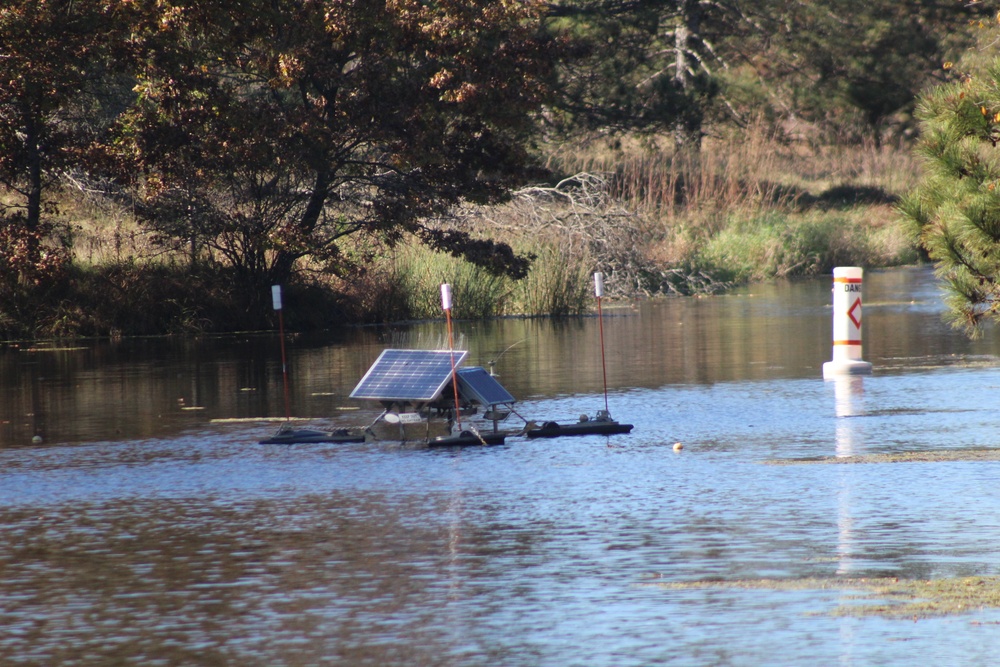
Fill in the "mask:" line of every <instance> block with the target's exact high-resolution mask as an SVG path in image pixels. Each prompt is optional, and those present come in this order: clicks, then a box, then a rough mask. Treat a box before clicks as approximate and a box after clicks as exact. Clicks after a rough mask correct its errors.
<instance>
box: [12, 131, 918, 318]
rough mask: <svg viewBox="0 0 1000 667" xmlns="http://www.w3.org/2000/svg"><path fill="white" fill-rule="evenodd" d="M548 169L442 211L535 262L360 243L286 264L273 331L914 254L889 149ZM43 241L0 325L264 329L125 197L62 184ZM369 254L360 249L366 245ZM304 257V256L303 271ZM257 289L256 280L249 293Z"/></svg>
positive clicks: (206, 268) (219, 273)
mask: <svg viewBox="0 0 1000 667" xmlns="http://www.w3.org/2000/svg"><path fill="white" fill-rule="evenodd" d="M547 160H548V166H549V168H550V169H551V170H552V172H553V173H554V174H557V175H559V174H561V175H562V176H561V177H559V176H557V177H556V179H555V180H554V181H553V182H552V183H549V184H544V185H539V186H533V187H529V188H525V189H523V190H521V191H519V192H517V193H515V196H514V197H513V199H512V201H511V202H510V203H508V204H506V205H504V206H501V207H494V208H488V209H487V208H476V207H471V208H468V209H466V210H463V211H459V212H457V218H456V220H452V221H449V224H451V225H457V226H458V227H460V228H463V229H465V230H466V231H469V232H470V233H473V234H482V235H484V236H490V237H492V238H496V239H499V240H503V241H506V242H508V243H510V244H511V245H512V246H514V247H515V249H517V250H518V251H519V252H523V253H530V254H532V255H534V256H535V257H536V259H535V261H534V263H533V266H532V269H531V271H530V273H529V275H528V277H527V278H525V279H524V280H521V281H513V280H511V279H509V278H502V277H497V276H493V275H490V274H489V273H487V272H486V271H484V270H482V269H479V268H477V267H474V266H471V265H468V264H465V263H462V262H460V261H458V260H456V259H453V258H451V257H449V256H445V255H440V254H434V253H431V252H429V251H427V250H426V249H424V248H422V247H420V246H419V245H418V244H416V243H412V242H405V241H404V243H402V244H400V245H397V246H396V247H395V248H393V249H386V248H371V247H363V245H364V244H365V243H366V241H364V240H363V239H354V240H351V241H350V243H352V244H358V247H355V248H351V249H350V251H352V252H356V253H357V254H358V256H370V255H373V254H374V255H375V256H376V257H378V259H376V260H374V261H371V262H366V263H364V264H363V266H361V267H359V270H358V271H356V272H354V273H353V274H352V275H351V276H350V277H349V278H335V277H331V276H329V275H324V274H322V273H318V272H310V271H306V272H303V274H302V276H301V279H300V280H299V281H298V282H297V283H296V284H294V285H289V286H286V289H287V290H288V292H287V294H288V302H289V303H290V304H291V303H295V302H298V303H300V304H308V305H305V306H304V307H299V308H297V309H292V308H289V313H288V316H289V318H290V321H289V326H291V327H294V328H300V329H308V328H322V327H331V326H337V325H342V324H343V323H345V322H351V323H372V322H388V321H401V320H413V319H423V318H431V317H438V316H440V303H439V291H438V286H439V285H440V283H442V282H449V283H451V284H452V286H453V289H454V293H455V308H456V310H455V315H456V317H460V318H488V317H495V316H499V315H514V314H524V315H556V316H561V315H573V314H578V313H581V312H585V311H586V310H587V309H589V308H590V307H591V305H592V302H593V300H592V298H591V292H590V290H591V286H590V280H591V279H590V274H591V273H592V272H593V271H595V270H601V271H603V272H604V273H605V275H606V287H607V290H608V294H609V296H613V297H620V298H633V297H637V296H657V295H675V294H680V295H688V294H703V293H714V292H718V291H721V290H724V289H726V288H727V287H729V286H732V285H734V284H741V283H747V282H755V281H765V280H771V279H774V278H782V277H791V276H802V275H816V274H822V273H828V272H829V271H830V270H831V269H832V268H833V267H834V266H836V265H859V266H864V267H869V268H876V267H886V266H894V265H900V264H909V263H913V262H916V261H918V260H919V256H918V253H917V251H916V250H915V247H914V244H913V242H912V239H909V238H907V236H906V235H905V234H904V233H903V231H902V228H901V227H900V226H899V224H898V223H897V219H896V212H895V208H894V207H895V202H896V200H897V198H898V197H899V196H900V195H901V194H902V193H903V192H905V191H906V190H908V189H909V188H910V187H912V186H913V184H914V183H915V181H916V179H917V176H918V172H919V169H918V165H917V163H916V161H915V159H914V158H913V157H912V156H911V155H910V153H909V152H908V151H907V150H905V149H900V148H892V147H885V146H882V147H879V146H874V145H868V146H841V147H835V148H830V147H808V146H803V145H801V144H787V143H784V142H782V141H779V140H778V139H777V138H775V137H773V136H770V135H768V134H767V133H766V132H765V131H764V130H763V129H760V128H752V129H751V130H748V131H746V132H744V133H742V134H740V135H739V136H734V137H730V138H710V139H707V140H706V141H705V144H704V147H703V150H702V152H701V153H700V154H699V155H698V157H697V159H691V158H683V157H680V156H675V155H672V154H671V153H670V152H669V151H667V150H657V149H655V147H651V146H649V145H644V146H638V145H636V146H634V147H624V148H623V147H617V148H615V149H614V150H611V149H609V148H606V147H604V146H596V145H595V146H573V147H564V148H561V149H560V150H552V151H551V152H550V153H549V157H548V158H547ZM59 210H60V214H59V219H58V221H57V230H58V234H57V237H58V238H57V239H54V242H57V243H60V244H61V245H63V246H64V247H66V248H68V249H69V251H70V254H71V256H72V258H73V261H72V263H71V264H70V266H69V267H68V270H67V271H66V272H65V274H64V275H63V276H62V277H61V278H60V280H59V281H58V282H57V283H53V284H48V285H45V286H37V285H25V284H17V283H16V281H15V282H14V283H11V282H10V280H8V284H7V286H6V288H5V289H6V291H5V292H4V293H3V296H4V298H3V305H2V309H0V335H3V336H4V337H6V338H24V337H28V338H32V337H52V336H79V335H85V336H107V335H138V334H157V333H181V332H183V333H190V332H217V331H232V330H241V329H254V328H262V327H266V326H270V325H271V324H273V323H272V322H270V319H273V313H271V312H270V302H269V295H258V294H247V293H246V290H245V289H244V287H243V285H242V284H241V282H240V280H239V279H238V277H236V276H234V275H232V274H231V272H230V271H229V270H228V269H227V268H226V267H225V266H221V265H219V264H216V263H212V262H204V263H201V264H199V265H197V266H191V265H190V263H189V262H188V260H187V258H186V257H185V256H184V255H182V254H178V253H176V252H174V251H170V250H167V249H165V248H163V247H162V246H160V245H159V244H158V243H157V239H156V238H154V237H153V236H151V235H149V234H147V233H145V232H143V231H142V230H141V228H140V227H139V226H138V225H137V224H136V222H135V221H134V220H133V219H132V218H131V216H130V215H129V213H128V211H127V210H126V209H122V208H121V207H118V206H113V205H110V204H107V203H106V202H102V201H100V200H99V199H94V198H92V197H86V196H83V195H81V194H79V193H78V192H74V191H68V192H67V193H66V194H65V196H64V197H63V201H62V202H61V204H60V207H59ZM373 251H374V252H373ZM313 268H315V267H313ZM258 291H259V290H258Z"/></svg>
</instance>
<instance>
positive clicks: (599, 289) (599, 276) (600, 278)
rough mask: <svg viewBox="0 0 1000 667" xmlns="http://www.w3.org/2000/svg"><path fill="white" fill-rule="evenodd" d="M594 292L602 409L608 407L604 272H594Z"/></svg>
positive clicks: (607, 410)
mask: <svg viewBox="0 0 1000 667" xmlns="http://www.w3.org/2000/svg"><path fill="white" fill-rule="evenodd" d="M594 293H595V294H596V295H597V323H598V327H599V328H600V330H601V373H602V374H603V376H604V411H605V412H607V413H608V414H611V411H610V410H609V409H608V365H607V363H606V362H605V360H604V313H603V312H602V310H601V297H603V296H604V274H603V273H601V272H600V271H598V272H597V273H595V274H594Z"/></svg>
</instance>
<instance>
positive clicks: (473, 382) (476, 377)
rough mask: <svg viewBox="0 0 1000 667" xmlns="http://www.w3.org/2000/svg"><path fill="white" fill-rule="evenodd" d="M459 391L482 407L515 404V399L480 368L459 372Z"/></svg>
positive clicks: (465, 369)
mask: <svg viewBox="0 0 1000 667" xmlns="http://www.w3.org/2000/svg"><path fill="white" fill-rule="evenodd" d="M458 391H459V393H461V394H462V395H463V396H465V397H466V398H469V399H472V400H474V401H476V402H478V403H479V404H481V405H500V404H503V403H514V402H515V400H514V397H513V396H511V395H510V392H509V391H507V390H506V389H504V388H503V385H501V384H500V383H499V382H497V381H496V378H494V377H493V376H492V375H490V374H489V373H487V372H486V370H485V369H482V368H479V367H478V366H476V367H472V368H463V369H461V370H460V371H458Z"/></svg>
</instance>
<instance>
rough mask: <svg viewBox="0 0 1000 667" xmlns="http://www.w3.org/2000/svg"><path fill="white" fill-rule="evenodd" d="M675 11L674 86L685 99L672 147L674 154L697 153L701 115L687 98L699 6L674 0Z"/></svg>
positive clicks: (691, 81)
mask: <svg viewBox="0 0 1000 667" xmlns="http://www.w3.org/2000/svg"><path fill="white" fill-rule="evenodd" d="M677 9H678V12H677V24H676V27H675V28H674V85H675V86H676V88H677V90H678V92H680V93H681V94H682V95H683V96H684V97H686V98H689V100H688V103H687V104H686V105H685V108H684V109H683V110H682V112H681V113H679V114H678V115H677V119H676V120H675V121H674V124H673V133H674V145H675V147H676V148H677V150H678V151H692V152H698V151H699V150H700V149H701V120H702V112H701V109H699V108H698V107H697V102H696V101H694V100H690V98H691V97H692V96H693V95H694V94H695V92H696V90H695V88H696V85H697V84H696V82H695V80H694V78H695V77H694V74H693V73H694V72H695V70H696V69H697V68H698V61H697V59H696V58H695V56H694V53H695V43H694V42H695V41H696V40H697V38H698V34H699V32H700V30H701V7H700V5H699V0H678V3H677Z"/></svg>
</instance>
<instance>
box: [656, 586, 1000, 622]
mask: <svg viewBox="0 0 1000 667" xmlns="http://www.w3.org/2000/svg"><path fill="white" fill-rule="evenodd" d="M644 585H646V586H651V587H656V588H661V589H664V590H674V591H681V590H744V591H754V590H759V591H810V590H815V591H831V590H840V591H844V592H845V593H851V594H849V595H845V596H841V598H840V599H841V600H844V603H843V604H839V605H837V606H836V607H834V608H833V609H831V610H830V611H828V612H825V613H827V614H828V615H830V616H851V617H871V616H878V617H882V618H890V619H913V620H917V619H921V618H936V617H941V616H953V615H958V614H967V613H971V612H975V611H980V610H983V609H1000V577H960V578H950V579H919V580H905V579H898V578H895V577H885V578H857V579H852V578H831V579H824V578H804V579H738V580H735V581H695V582H657V583H650V584H644ZM820 613H822V612H820Z"/></svg>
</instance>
